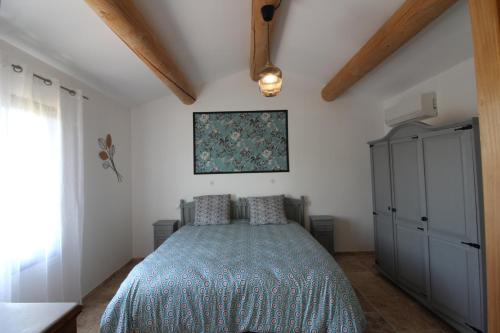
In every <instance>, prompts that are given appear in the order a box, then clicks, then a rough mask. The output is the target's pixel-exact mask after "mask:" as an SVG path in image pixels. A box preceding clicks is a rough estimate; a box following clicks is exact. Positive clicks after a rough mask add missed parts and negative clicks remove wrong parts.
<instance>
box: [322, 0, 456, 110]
mask: <svg viewBox="0 0 500 333" xmlns="http://www.w3.org/2000/svg"><path fill="white" fill-rule="evenodd" d="M456 2H457V0H406V1H405V3H403V5H402V6H401V7H400V8H399V9H398V10H397V11H396V12H395V13H394V14H393V15H392V16H391V17H390V18H389V20H387V22H385V23H384V25H383V26H382V27H381V28H380V29H379V30H378V31H377V32H376V33H375V35H373V36H372V37H371V38H370V39H369V40H368V42H367V43H366V44H365V45H364V46H363V47H362V48H361V49H360V50H359V51H358V52H357V53H356V54H355V55H354V57H352V58H351V60H349V62H348V63H347V64H346V65H345V66H344V67H343V68H342V69H341V70H340V71H339V72H338V73H337V74H336V75H335V76H334V77H333V79H331V80H330V82H328V84H327V85H326V86H325V87H324V88H323V90H322V92H321V95H322V96H323V99H324V100H326V101H333V100H335V99H336V98H338V97H339V96H340V95H342V94H343V93H344V92H346V91H347V90H348V89H349V88H351V87H352V86H353V85H354V84H356V83H357V82H358V81H359V80H361V79H362V78H363V77H364V76H365V75H366V74H367V73H368V72H370V71H371V70H373V69H374V68H375V67H377V66H378V65H379V64H381V63H382V62H383V61H384V60H385V59H387V58H388V57H389V56H390V55H391V54H393V53H394V52H396V51H397V50H398V49H399V48H400V47H401V46H403V45H404V44H405V43H406V42H408V41H409V40H410V39H412V38H413V37H414V36H415V35H416V34H417V33H419V32H420V31H421V30H422V29H423V28H425V27H426V26H427V25H428V24H430V23H431V22H432V21H434V19H436V18H437V17H439V16H440V15H441V14H443V13H444V12H445V11H446V10H447V9H448V8H450V7H451V6H452V5H454V4H455V3H456Z"/></svg>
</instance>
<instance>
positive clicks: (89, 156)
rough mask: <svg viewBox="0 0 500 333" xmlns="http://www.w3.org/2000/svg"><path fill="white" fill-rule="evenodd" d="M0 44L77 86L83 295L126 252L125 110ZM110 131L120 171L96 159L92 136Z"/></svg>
mask: <svg viewBox="0 0 500 333" xmlns="http://www.w3.org/2000/svg"><path fill="white" fill-rule="evenodd" d="M0 48H1V49H2V51H5V52H7V53H8V54H10V55H11V56H12V57H13V58H15V59H19V62H21V63H24V64H28V65H29V66H30V67H31V68H32V69H33V70H34V71H35V72H36V73H38V74H41V75H43V76H47V77H51V76H53V77H57V78H58V79H59V80H60V81H61V84H63V85H65V86H67V87H71V88H74V89H77V88H78V89H82V90H83V93H84V94H85V95H86V96H88V97H90V100H89V101H85V102H84V108H83V110H84V176H85V185H84V186H85V212H84V215H85V221H84V234H83V252H82V291H83V294H84V295H85V294H86V293H88V292H89V291H91V290H92V289H93V288H95V287H96V286H97V285H99V284H100V283H101V282H102V281H103V280H104V279H106V278H107V277H109V275H111V274H112V273H113V272H114V271H116V270H117V269H118V268H120V267H121V266H122V265H123V264H125V263H126V262H127V261H128V260H130V258H131V256H132V229H131V196H130V187H131V186H130V184H131V183H130V178H131V170H130V164H131V161H130V146H131V143H130V112H129V110H128V109H127V108H125V107H124V106H122V105H120V104H119V103H117V102H115V101H113V100H111V99H109V98H107V97H105V96H103V95H102V94H101V93H100V92H98V91H96V90H95V89H93V88H92V87H89V86H87V85H85V84H83V83H82V82H80V81H78V80H76V79H74V78H72V77H70V76H68V75H66V74H65V73H63V72H61V71H60V70H57V69H55V68H54V67H52V66H49V65H47V64H46V63H44V62H42V61H40V60H38V59H36V58H35V57H33V56H31V55H29V54H28V53H25V52H23V51H21V50H19V49H18V48H16V47H14V46H12V45H10V44H7V43H6V42H4V41H2V40H0ZM107 133H111V134H112V136H113V139H114V141H115V143H116V146H117V153H116V156H115V161H116V164H117V167H118V169H119V171H121V173H122V174H123V175H124V182H123V183H121V184H117V182H116V178H115V176H114V174H112V172H111V171H110V170H104V169H103V168H102V166H101V162H100V161H99V159H98V156H97V154H98V147H97V138H98V137H100V136H105V135H106V134H107Z"/></svg>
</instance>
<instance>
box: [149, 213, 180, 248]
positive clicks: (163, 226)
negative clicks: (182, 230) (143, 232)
mask: <svg viewBox="0 0 500 333" xmlns="http://www.w3.org/2000/svg"><path fill="white" fill-rule="evenodd" d="M178 227H179V221H178V220H160V221H157V222H155V223H153V232H154V249H155V250H156V249H157V248H158V247H159V246H160V245H161V244H163V243H164V242H165V241H166V240H167V238H168V237H170V236H171V235H172V234H173V233H174V232H175V231H177V228H178Z"/></svg>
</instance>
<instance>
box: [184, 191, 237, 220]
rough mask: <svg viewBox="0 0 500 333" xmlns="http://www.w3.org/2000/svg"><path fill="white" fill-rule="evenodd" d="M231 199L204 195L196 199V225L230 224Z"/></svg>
mask: <svg viewBox="0 0 500 333" xmlns="http://www.w3.org/2000/svg"><path fill="white" fill-rule="evenodd" d="M230 205H231V197H230V195H229V194H224V195H204V196H200V197H195V198H194V223H193V224H194V225H209V224H229V223H230V210H231V208H230V207H231V206H230Z"/></svg>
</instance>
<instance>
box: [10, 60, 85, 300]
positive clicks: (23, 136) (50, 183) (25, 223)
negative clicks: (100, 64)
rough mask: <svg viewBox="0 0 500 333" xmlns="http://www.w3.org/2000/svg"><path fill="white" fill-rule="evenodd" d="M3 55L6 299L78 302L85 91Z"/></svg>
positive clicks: (79, 294) (79, 290) (79, 293)
mask: <svg viewBox="0 0 500 333" xmlns="http://www.w3.org/2000/svg"><path fill="white" fill-rule="evenodd" d="M0 57H1V59H0V63H1V76H0V302H2V301H3V302H61V301H76V302H79V301H80V299H81V281H80V279H81V278H80V276H81V248H82V239H81V238H82V223H83V216H82V213H83V169H82V167H83V161H82V154H83V149H82V96H81V93H80V92H78V93H77V94H76V95H75V96H71V95H69V94H68V93H67V92H66V91H61V89H60V88H59V82H58V81H57V79H54V78H51V82H50V83H49V82H48V81H42V80H40V79H38V78H36V77H34V76H33V72H31V71H30V68H29V66H28V65H26V64H21V63H18V62H16V61H15V59H9V58H7V57H6V56H5V55H1V54H0ZM11 64H18V65H21V66H22V68H23V70H22V72H20V73H18V72H15V71H13V68H12V65H11Z"/></svg>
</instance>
